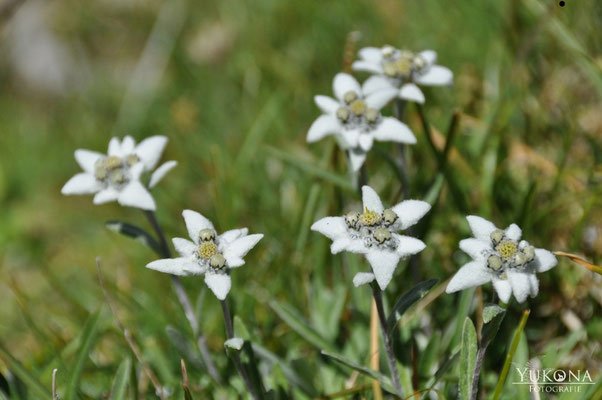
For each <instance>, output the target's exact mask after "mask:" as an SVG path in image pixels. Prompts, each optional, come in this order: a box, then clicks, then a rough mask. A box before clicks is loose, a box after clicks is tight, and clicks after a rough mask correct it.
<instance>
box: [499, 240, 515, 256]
mask: <svg viewBox="0 0 602 400" xmlns="http://www.w3.org/2000/svg"><path fill="white" fill-rule="evenodd" d="M495 250H496V251H497V252H498V253H500V255H501V256H502V258H503V259H504V260H510V259H511V258H512V256H513V255H515V254H516V252H517V251H518V246H517V245H516V243H514V242H512V241H510V240H506V241H503V242H501V243H500V244H498V245H497V246H496V248H495Z"/></svg>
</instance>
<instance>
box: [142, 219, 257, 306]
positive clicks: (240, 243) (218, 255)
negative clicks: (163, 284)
mask: <svg viewBox="0 0 602 400" xmlns="http://www.w3.org/2000/svg"><path fill="white" fill-rule="evenodd" d="M182 216H183V217H184V221H185V222H186V228H187V229H188V235H189V236H190V238H191V239H192V241H190V240H187V239H182V238H174V239H172V241H173V244H174V247H175V248H176V251H177V252H178V253H179V254H180V257H178V258H166V259H162V260H157V261H153V262H151V263H149V264H147V266H146V268H150V269H154V270H156V271H160V272H165V273H168V274H172V275H182V276H188V275H205V283H206V284H207V286H209V289H211V291H213V293H214V294H215V296H216V297H217V298H218V299H220V300H224V299H225V298H226V296H227V295H228V292H230V287H231V286H232V281H231V280H230V275H229V273H230V270H231V269H233V268H237V267H240V266H242V265H244V263H245V260H244V259H243V257H244V256H246V255H247V253H248V252H249V250H251V249H252V248H253V247H255V245H256V244H257V242H259V241H260V240H261V238H263V234H254V235H248V233H249V230H248V229H247V228H242V229H233V230H229V231H227V232H224V233H222V234H221V235H219V236H218V235H217V234H216V232H215V228H214V227H213V224H212V223H211V221H209V220H208V219H207V218H205V217H203V216H202V215H201V214H199V213H198V212H195V211H191V210H184V212H182Z"/></svg>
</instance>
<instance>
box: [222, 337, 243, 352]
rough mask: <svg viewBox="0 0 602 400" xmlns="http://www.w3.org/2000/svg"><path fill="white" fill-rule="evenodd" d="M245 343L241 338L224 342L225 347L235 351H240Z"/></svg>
mask: <svg viewBox="0 0 602 400" xmlns="http://www.w3.org/2000/svg"><path fill="white" fill-rule="evenodd" d="M244 343H245V341H244V340H242V339H241V338H239V337H233V338H232V339H228V340H226V341H225V342H224V346H226V347H228V348H230V349H234V350H240V349H242V345H243V344H244Z"/></svg>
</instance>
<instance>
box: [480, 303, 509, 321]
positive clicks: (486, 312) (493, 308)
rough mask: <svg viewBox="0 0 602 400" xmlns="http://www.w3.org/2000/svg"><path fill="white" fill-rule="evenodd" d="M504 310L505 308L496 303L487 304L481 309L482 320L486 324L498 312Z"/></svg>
mask: <svg viewBox="0 0 602 400" xmlns="http://www.w3.org/2000/svg"><path fill="white" fill-rule="evenodd" d="M503 312H506V310H505V309H504V308H502V307H500V306H499V305H497V304H488V305H487V306H486V307H485V308H484V309H483V322H484V323H486V324H488V323H489V322H491V320H492V319H493V318H495V317H496V316H497V315H498V314H500V313H503Z"/></svg>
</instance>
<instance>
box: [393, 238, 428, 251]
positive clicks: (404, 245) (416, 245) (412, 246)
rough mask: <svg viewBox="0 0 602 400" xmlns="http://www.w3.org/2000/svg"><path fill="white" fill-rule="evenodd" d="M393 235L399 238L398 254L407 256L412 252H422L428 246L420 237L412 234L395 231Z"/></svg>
mask: <svg viewBox="0 0 602 400" xmlns="http://www.w3.org/2000/svg"><path fill="white" fill-rule="evenodd" d="M393 236H394V237H395V238H396V239H397V242H398V245H397V250H396V251H397V254H399V255H400V256H401V257H407V256H410V255H412V254H416V253H420V252H421V251H422V250H424V248H425V247H426V244H424V242H423V241H422V240H420V239H416V238H414V237H411V236H404V235H399V234H397V233H394V234H393Z"/></svg>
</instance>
